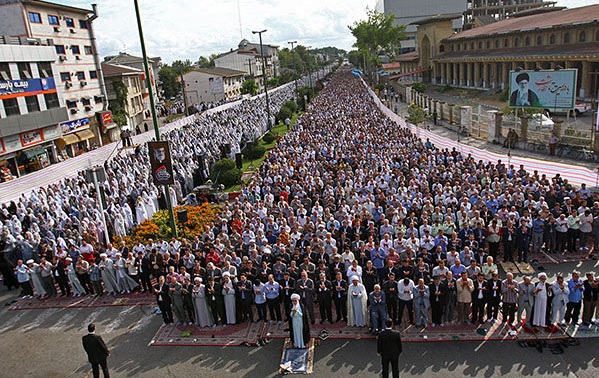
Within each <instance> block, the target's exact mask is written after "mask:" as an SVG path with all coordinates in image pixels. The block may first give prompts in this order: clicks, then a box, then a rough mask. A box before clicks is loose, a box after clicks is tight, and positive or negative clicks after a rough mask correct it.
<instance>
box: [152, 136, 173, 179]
mask: <svg viewBox="0 0 599 378" xmlns="http://www.w3.org/2000/svg"><path fill="white" fill-rule="evenodd" d="M148 155H149V156H150V169H151V170H152V179H153V180H154V184H156V185H173V184H174V183H175V180H174V176H173V164H172V162H171V152H170V150H169V147H168V142H167V141H161V142H148Z"/></svg>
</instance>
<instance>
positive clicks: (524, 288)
mask: <svg viewBox="0 0 599 378" xmlns="http://www.w3.org/2000/svg"><path fill="white" fill-rule="evenodd" d="M534 291H535V285H534V284H533V283H532V282H531V278H530V277H529V276H526V277H524V280H523V281H522V282H520V283H519V284H518V318H517V319H516V323H517V325H518V326H519V325H520V323H521V321H522V314H523V313H524V312H526V325H527V326H528V327H531V326H532V318H533V313H532V308H533V306H534V304H535V295H534Z"/></svg>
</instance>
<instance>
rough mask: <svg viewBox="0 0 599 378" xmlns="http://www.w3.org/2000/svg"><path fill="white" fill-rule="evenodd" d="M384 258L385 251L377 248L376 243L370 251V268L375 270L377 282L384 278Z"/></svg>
mask: <svg viewBox="0 0 599 378" xmlns="http://www.w3.org/2000/svg"><path fill="white" fill-rule="evenodd" d="M385 257H387V253H386V252H385V250H384V249H382V248H379V246H378V243H375V245H374V248H373V249H372V250H371V251H370V260H372V266H374V268H375V269H376V270H377V273H378V276H379V281H382V280H383V278H384V277H385V272H384V270H385Z"/></svg>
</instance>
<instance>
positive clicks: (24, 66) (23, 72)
mask: <svg viewBox="0 0 599 378" xmlns="http://www.w3.org/2000/svg"><path fill="white" fill-rule="evenodd" d="M17 68H18V70H19V77H20V78H21V79H22V80H26V79H31V68H29V63H17Z"/></svg>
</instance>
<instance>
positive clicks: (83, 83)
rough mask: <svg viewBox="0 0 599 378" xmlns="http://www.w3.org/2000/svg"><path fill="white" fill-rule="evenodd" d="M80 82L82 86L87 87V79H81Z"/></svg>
mask: <svg viewBox="0 0 599 378" xmlns="http://www.w3.org/2000/svg"><path fill="white" fill-rule="evenodd" d="M79 84H80V85H81V86H82V87H85V86H86V85H87V81H85V80H81V81H80V82H79Z"/></svg>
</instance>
